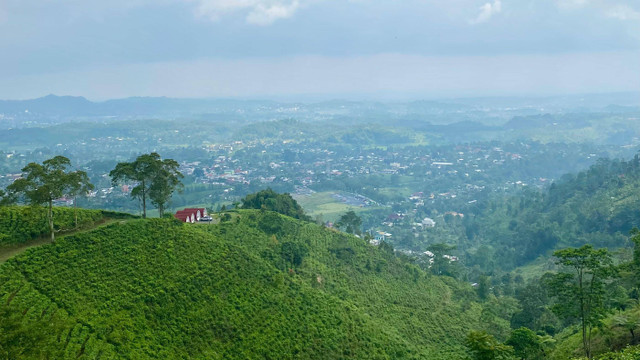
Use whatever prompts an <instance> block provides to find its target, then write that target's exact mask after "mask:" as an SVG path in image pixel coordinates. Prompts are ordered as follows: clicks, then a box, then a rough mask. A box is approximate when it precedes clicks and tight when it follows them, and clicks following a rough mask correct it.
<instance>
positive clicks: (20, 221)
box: [0, 206, 134, 247]
mask: <svg viewBox="0 0 640 360" xmlns="http://www.w3.org/2000/svg"><path fill="white" fill-rule="evenodd" d="M46 212H47V210H46V209H44V208H42V207H29V206H7V207H1V208H0V247H2V246H5V245H13V244H20V243H24V242H26V241H28V240H32V239H36V238H39V237H42V236H45V235H47V234H48V232H49V227H48V224H47V221H46ZM53 214H54V216H53V219H54V224H53V225H54V229H55V231H56V232H64V231H69V230H73V229H74V228H75V220H76V215H77V220H78V225H79V226H80V228H86V227H90V226H92V225H94V224H96V223H99V222H102V221H105V220H106V219H117V218H121V219H122V218H134V216H132V215H129V214H122V213H115V212H112V211H101V210H85V209H78V211H77V212H76V211H74V210H73V209H70V208H65V207H54V208H53Z"/></svg>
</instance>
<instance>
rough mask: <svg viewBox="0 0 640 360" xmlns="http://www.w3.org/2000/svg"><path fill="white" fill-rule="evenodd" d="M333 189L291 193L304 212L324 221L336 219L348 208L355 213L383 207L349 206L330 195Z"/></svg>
mask: <svg viewBox="0 0 640 360" xmlns="http://www.w3.org/2000/svg"><path fill="white" fill-rule="evenodd" d="M334 193H335V192H333V191H323V192H317V193H313V194H311V195H292V196H293V198H294V199H295V200H296V201H297V202H298V203H299V204H300V206H302V208H303V209H304V211H305V213H306V214H307V215H309V216H311V217H312V218H315V217H316V216H319V215H321V216H322V219H323V220H324V221H334V222H335V221H336V220H338V218H340V216H341V215H342V214H344V213H346V212H347V211H349V210H353V211H355V212H356V213H358V214H360V213H364V212H367V211H372V210H378V209H382V208H383V207H366V208H365V207H358V206H351V205H348V204H345V203H343V202H340V201H338V200H336V199H335V198H334V197H333V196H332V195H333V194H334Z"/></svg>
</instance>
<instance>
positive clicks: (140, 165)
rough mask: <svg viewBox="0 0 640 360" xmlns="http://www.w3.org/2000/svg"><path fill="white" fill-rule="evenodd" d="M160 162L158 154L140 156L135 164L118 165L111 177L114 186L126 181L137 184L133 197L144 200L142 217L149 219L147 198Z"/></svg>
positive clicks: (112, 171) (124, 163) (123, 163)
mask: <svg viewBox="0 0 640 360" xmlns="http://www.w3.org/2000/svg"><path fill="white" fill-rule="evenodd" d="M158 162H161V160H160V155H159V154H158V153H151V154H144V155H140V156H138V157H137V158H136V160H135V161H133V162H121V163H118V164H117V165H116V167H115V169H113V170H111V172H110V173H109V176H110V177H111V182H112V183H113V184H114V185H117V184H118V183H121V182H125V181H132V182H136V183H137V185H136V186H135V187H134V188H133V189H132V190H131V196H132V197H135V198H138V199H140V200H142V217H143V218H146V217H147V197H148V195H149V190H150V188H151V185H152V183H153V178H154V176H155V175H156V173H157V169H158Z"/></svg>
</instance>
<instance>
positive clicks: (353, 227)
mask: <svg viewBox="0 0 640 360" xmlns="http://www.w3.org/2000/svg"><path fill="white" fill-rule="evenodd" d="M336 227H338V228H340V229H342V228H344V229H345V230H344V231H345V232H346V233H347V234H357V235H360V234H362V219H361V218H360V217H359V216H358V215H356V213H355V211H353V210H349V211H347V213H346V214H344V215H342V216H340V219H339V220H338V221H337V222H336Z"/></svg>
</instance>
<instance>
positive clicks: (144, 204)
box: [142, 180, 147, 219]
mask: <svg viewBox="0 0 640 360" xmlns="http://www.w3.org/2000/svg"><path fill="white" fill-rule="evenodd" d="M142 218H143V219H146V218H147V191H146V189H145V188H144V180H142Z"/></svg>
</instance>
